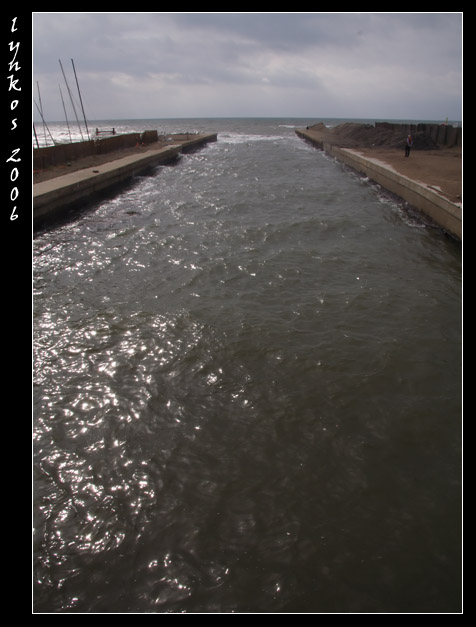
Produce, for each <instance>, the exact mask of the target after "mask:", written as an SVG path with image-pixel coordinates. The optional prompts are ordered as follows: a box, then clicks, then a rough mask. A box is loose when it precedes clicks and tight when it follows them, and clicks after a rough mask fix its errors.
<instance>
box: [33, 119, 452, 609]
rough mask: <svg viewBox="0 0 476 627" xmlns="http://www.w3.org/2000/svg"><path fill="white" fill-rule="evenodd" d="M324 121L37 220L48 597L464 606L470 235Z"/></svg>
mask: <svg viewBox="0 0 476 627" xmlns="http://www.w3.org/2000/svg"><path fill="white" fill-rule="evenodd" d="M312 122H313V121H308V120H278V119H256V120H254V119H253V120H252V119H248V120H237V119H234V120H176V121H171V120H137V121H112V122H105V123H104V124H103V126H104V127H109V126H111V127H112V126H114V127H115V128H116V131H117V132H129V131H136V130H146V129H153V128H157V130H158V131H159V132H164V133H172V132H182V131H184V132H186V131H188V132H196V131H199V132H217V133H218V139H217V141H216V142H213V143H209V144H207V145H206V146H204V147H202V148H201V149H200V150H198V151H196V152H193V153H191V154H187V155H183V156H182V157H181V158H180V159H179V161H178V162H177V163H175V164H174V165H169V166H162V167H158V168H157V169H156V170H155V171H154V172H153V173H152V175H148V176H143V177H137V178H136V179H135V180H134V182H133V184H132V185H129V186H127V187H126V188H124V189H123V190H122V191H120V192H119V193H118V194H117V195H116V196H115V197H114V198H109V199H107V200H104V201H102V202H100V203H97V204H96V205H92V206H91V207H89V208H88V210H87V211H84V212H82V213H80V214H77V215H73V216H72V217H71V219H70V220H69V221H67V222H65V223H62V224H58V225H55V226H54V227H52V228H49V229H48V230H45V231H43V232H40V233H38V234H37V235H36V237H35V239H34V244H33V252H34V294H33V298H34V300H33V335H34V338H33V340H34V406H33V427H34V452H33V496H34V503H33V509H34V537H33V552H34V555H33V558H34V559H33V562H34V563H33V574H34V584H33V603H34V611H35V612H51V613H61V612H63V613H66V612H70V613H73V612H77V613H81V612H82V613H153V612H157V613H164V612H170V613H181V612H190V613H232V612H236V613H245V612H249V613H279V612H282V613H285V612H295V613H304V612H312V613H320V612H333V613H339V612H458V611H460V600H461V589H460V581H461V554H460V553H461V552H460V546H461V516H460V513H461V466H460V461H461V248H460V245H459V244H458V243H457V242H455V241H454V240H452V239H451V238H448V237H446V236H445V235H444V234H443V233H442V232H440V231H439V230H438V229H435V228H432V227H430V226H428V225H426V224H425V223H424V222H422V221H420V220H419V219H417V217H415V216H413V215H411V214H410V213H409V212H408V211H407V209H406V208H405V207H404V206H403V205H402V204H401V203H400V202H398V201H397V200H395V199H392V198H390V197H388V196H387V195H386V194H385V192H384V190H382V189H380V188H379V187H378V186H375V185H373V184H371V183H370V182H369V181H368V180H366V179H364V178H362V177H360V176H357V175H356V174H354V173H353V172H352V171H350V170H349V169H347V168H345V167H344V166H342V165H341V164H339V163H338V162H336V161H335V160H333V159H332V158H329V157H328V156H326V155H325V154H324V153H322V152H321V151H319V150H316V149H315V148H312V147H310V146H309V145H308V144H306V143H305V142H303V141H302V140H301V139H299V138H298V137H297V136H296V135H295V133H294V128H295V127H296V126H300V127H301V128H302V127H305V126H306V125H307V124H308V123H312ZM94 126H98V124H94ZM51 128H52V129H53V131H52V132H53V133H55V132H57V133H64V132H65V129H64V125H60V124H58V125H51Z"/></svg>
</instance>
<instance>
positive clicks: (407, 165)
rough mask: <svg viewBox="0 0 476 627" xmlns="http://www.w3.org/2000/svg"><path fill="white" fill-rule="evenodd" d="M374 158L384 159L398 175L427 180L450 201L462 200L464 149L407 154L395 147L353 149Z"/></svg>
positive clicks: (445, 149)
mask: <svg viewBox="0 0 476 627" xmlns="http://www.w3.org/2000/svg"><path fill="white" fill-rule="evenodd" d="M354 150H357V151H358V152H360V153H361V154H363V155H364V156H366V157H369V158H372V159H378V160H379V161H383V162H384V163H386V164H387V165H390V166H391V167H392V168H394V170H396V171H397V172H398V173H399V174H403V175H405V176H408V178H410V179H412V180H414V181H418V182H420V183H424V184H425V185H428V186H430V187H433V188H434V189H436V191H438V192H440V193H442V194H443V195H444V196H446V197H447V198H448V200H450V201H451V202H454V203H457V204H461V202H462V154H461V148H441V149H439V150H412V152H411V153H410V156H409V157H405V154H404V152H403V151H402V150H398V149H396V148H388V149H385V148H360V147H359V148H354Z"/></svg>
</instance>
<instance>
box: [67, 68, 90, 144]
mask: <svg viewBox="0 0 476 627" xmlns="http://www.w3.org/2000/svg"><path fill="white" fill-rule="evenodd" d="M71 63H72V65H73V72H74V78H75V79H76V87H77V88H78V94H79V102H80V103H81V110H82V112H83V118H84V124H85V125H86V132H87V134H88V139H91V138H90V137H89V129H88V123H87V122H86V114H85V113H84V107H83V99H82V98H81V92H80V90H79V83H78V77H77V76H76V68H75V67H74V61H73V59H71Z"/></svg>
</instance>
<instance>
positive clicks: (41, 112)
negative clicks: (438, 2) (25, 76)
mask: <svg viewBox="0 0 476 627" xmlns="http://www.w3.org/2000/svg"><path fill="white" fill-rule="evenodd" d="M36 88H37V90H38V100H39V101H40V106H39V107H38V105H37V107H38V110H39V112H40V115H41V119H42V120H43V134H44V136H45V146H47V145H48V140H47V139H46V129H45V126H46V124H45V120H44V118H43V105H42V103H41V93H40V83H39V82H38V81H36Z"/></svg>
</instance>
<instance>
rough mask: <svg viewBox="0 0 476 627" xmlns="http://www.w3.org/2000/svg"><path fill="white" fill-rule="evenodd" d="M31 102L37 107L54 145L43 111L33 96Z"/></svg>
mask: <svg viewBox="0 0 476 627" xmlns="http://www.w3.org/2000/svg"><path fill="white" fill-rule="evenodd" d="M33 102H34V103H35V106H36V108H37V109H38V113H39V114H40V115H41V119H42V120H43V124H44V125H45V127H46V128H47V129H48V133H49V134H50V137H51V141H52V142H53V144H54V145H56V142H55V140H54V139H53V135H52V134H51V133H50V129H49V128H48V125H47V124H46V122H45V118H44V117H43V112H42V111H41V109H40V107H39V106H38V103H37V102H36V100H35V99H34V98H33ZM45 139H46V135H45Z"/></svg>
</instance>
